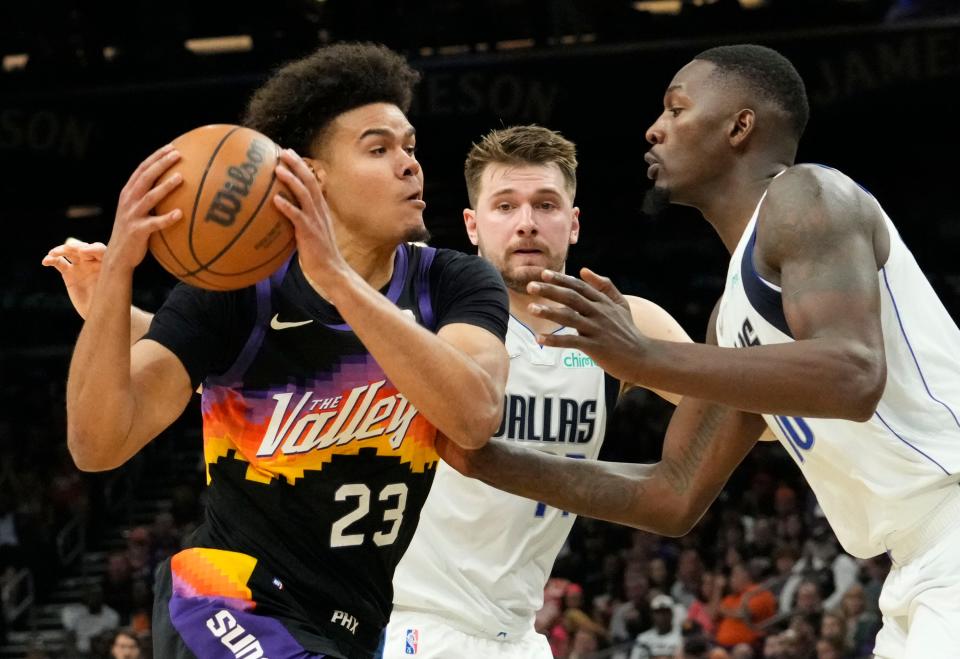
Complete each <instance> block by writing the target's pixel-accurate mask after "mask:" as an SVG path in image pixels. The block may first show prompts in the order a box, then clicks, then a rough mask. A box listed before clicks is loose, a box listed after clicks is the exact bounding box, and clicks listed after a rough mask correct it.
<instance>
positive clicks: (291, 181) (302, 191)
mask: <svg viewBox="0 0 960 659" xmlns="http://www.w3.org/2000/svg"><path fill="white" fill-rule="evenodd" d="M277 178H278V179H279V180H280V181H281V182H282V183H284V184H285V185H286V186H287V188H288V189H289V190H290V192H291V193H292V194H293V197H294V201H296V205H297V206H299V207H300V208H310V206H315V204H314V200H313V196H312V195H311V194H310V192H309V190H307V187H306V186H305V185H304V184H303V181H301V180H300V179H299V178H298V177H297V176H296V175H295V174H294V173H293V172H292V171H290V168H289V167H287V166H286V164H285V163H281V164H279V165H277ZM278 196H279V195H278ZM285 201H288V203H290V202H289V200H285Z"/></svg>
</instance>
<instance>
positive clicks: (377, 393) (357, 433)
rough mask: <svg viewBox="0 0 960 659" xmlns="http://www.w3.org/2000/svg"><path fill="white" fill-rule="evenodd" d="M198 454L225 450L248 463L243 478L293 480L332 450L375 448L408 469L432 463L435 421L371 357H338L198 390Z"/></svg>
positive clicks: (214, 455)
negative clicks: (304, 377) (253, 381)
mask: <svg viewBox="0 0 960 659" xmlns="http://www.w3.org/2000/svg"><path fill="white" fill-rule="evenodd" d="M202 410H203V435H204V454H205V458H206V463H207V465H208V469H207V479H208V481H209V478H210V472H209V465H211V464H214V463H216V462H217V461H218V460H220V459H222V458H225V457H226V456H227V455H228V454H229V452H230V451H234V454H233V457H234V458H235V459H238V460H243V461H245V462H248V463H249V466H248V468H247V472H246V477H247V479H248V480H252V481H258V482H263V483H269V482H271V481H272V480H273V479H275V478H277V477H278V476H281V475H282V476H283V477H284V478H285V479H286V481H287V482H289V483H291V484H293V483H295V482H296V481H297V479H300V478H303V476H304V473H305V472H306V471H320V470H321V469H322V468H323V465H324V464H326V463H328V462H330V460H331V459H332V456H333V455H356V454H357V453H358V452H359V451H360V449H364V448H375V449H376V454H377V455H378V456H384V457H393V458H399V459H400V462H401V463H402V464H406V465H408V466H409V467H410V470H411V471H412V472H415V473H422V472H423V471H425V470H427V469H432V468H433V467H434V466H435V465H436V462H437V454H436V451H435V450H434V438H435V435H436V429H435V428H434V427H433V425H432V424H431V423H430V422H429V421H427V420H426V419H425V418H424V417H423V415H421V414H420V413H419V412H417V411H416V410H414V409H413V408H412V406H411V405H410V403H409V402H408V401H407V400H406V398H405V397H404V396H402V395H401V394H399V393H398V391H397V389H396V387H394V386H393V384H391V383H390V382H389V381H387V380H386V378H385V376H384V374H383V371H382V370H381V369H380V367H379V365H377V363H376V362H375V361H374V359H373V358H372V357H369V356H366V357H353V358H349V357H348V358H346V359H344V360H343V361H342V362H341V363H340V364H339V367H338V368H337V369H336V370H335V371H334V372H333V373H330V374H323V375H320V376H317V377H315V378H313V379H310V380H308V381H306V382H302V383H296V384H294V383H289V384H287V385H286V386H279V387H271V388H269V389H266V390H262V391H251V390H249V389H248V390H246V391H244V392H243V393H242V394H241V393H240V392H238V391H236V390H234V389H230V388H227V387H222V386H216V385H212V386H211V385H207V386H205V387H204V391H203V404H202Z"/></svg>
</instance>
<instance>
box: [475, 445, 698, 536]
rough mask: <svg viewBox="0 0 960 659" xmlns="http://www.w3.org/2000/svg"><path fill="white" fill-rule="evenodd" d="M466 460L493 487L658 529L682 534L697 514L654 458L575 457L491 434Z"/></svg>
mask: <svg viewBox="0 0 960 659" xmlns="http://www.w3.org/2000/svg"><path fill="white" fill-rule="evenodd" d="M468 465H469V466H468V468H467V475H469V476H471V477H473V478H477V479H479V480H481V481H483V482H485V483H487V484H488V485H491V486H493V487H495V488H497V489H500V490H504V491H506V492H509V493H511V494H515V495H517V496H522V497H526V498H528V499H533V500H535V501H542V502H543V503H545V504H547V505H549V506H553V507H555V508H559V509H561V510H566V511H568V512H571V513H576V514H578V515H585V516H587V517H594V518H596V519H602V520H605V521H608V522H615V523H617V524H625V525H627V526H632V527H634V528H638V529H643V530H645V531H650V532H652V533H657V534H660V535H669V536H678V535H683V534H684V533H686V532H687V531H688V530H689V528H690V527H691V526H692V525H693V523H695V522H696V520H697V519H699V518H700V514H698V513H697V512H696V511H692V510H691V509H690V507H689V502H688V500H687V499H686V498H685V497H682V496H680V495H678V494H677V493H676V492H675V491H673V489H672V488H670V487H669V486H668V485H667V484H666V483H665V482H664V478H663V474H662V472H661V470H660V469H659V467H660V465H659V464H626V463H615V462H595V461H585V460H576V459H573V458H563V457H558V456H555V455H551V454H549V453H545V452H543V451H538V450H535V449H529V448H523V447H519V446H516V445H514V444H513V443H511V442H509V441H507V440H501V439H491V440H490V442H489V443H488V444H487V445H486V446H484V447H483V448H482V449H479V450H477V451H473V452H471V453H470V458H469V461H468Z"/></svg>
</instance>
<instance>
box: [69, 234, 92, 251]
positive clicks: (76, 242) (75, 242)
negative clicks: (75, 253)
mask: <svg viewBox="0 0 960 659" xmlns="http://www.w3.org/2000/svg"><path fill="white" fill-rule="evenodd" d="M63 244H64V245H66V246H67V247H77V248H80V249H82V248H84V247H86V246H87V245H89V244H90V243H88V242H85V241H83V240H80V239H79V238H73V237H72V236H67V239H66V240H64V241H63Z"/></svg>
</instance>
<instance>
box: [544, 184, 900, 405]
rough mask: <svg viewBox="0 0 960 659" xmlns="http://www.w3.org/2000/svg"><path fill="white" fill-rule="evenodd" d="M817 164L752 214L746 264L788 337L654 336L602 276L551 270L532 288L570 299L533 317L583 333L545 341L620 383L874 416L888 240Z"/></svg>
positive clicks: (873, 212)
mask: <svg viewBox="0 0 960 659" xmlns="http://www.w3.org/2000/svg"><path fill="white" fill-rule="evenodd" d="M818 169H819V168H815V169H810V168H794V169H791V170H790V171H789V172H787V173H785V174H783V175H782V176H780V177H779V178H778V179H776V180H775V181H774V182H773V183H772V184H771V185H770V188H769V191H768V195H767V199H766V201H765V202H764V205H763V206H762V207H761V213H760V219H759V221H758V233H757V247H756V251H755V253H754V261H755V263H756V264H757V267H758V269H759V270H760V274H761V275H763V276H765V277H767V278H768V279H771V280H773V281H774V283H776V280H778V279H779V283H780V285H781V287H782V289H783V292H782V300H783V312H784V316H785V319H786V322H787V325H788V326H789V329H790V331H791V334H792V335H793V337H794V338H795V339H796V341H794V342H788V343H781V344H775V345H763V346H755V347H751V348H750V349H749V350H740V349H733V348H719V347H716V346H708V345H701V344H682V343H674V342H668V341H659V340H654V339H651V338H649V337H646V336H643V335H641V334H640V333H638V332H636V331H635V330H634V328H633V327H632V325H627V324H626V323H625V322H624V321H623V318H622V313H621V312H620V311H619V310H618V309H617V306H618V305H617V304H615V303H616V302H617V299H618V296H619V295H620V294H619V293H618V292H617V291H616V289H615V288H613V286H612V284H611V283H610V282H609V280H607V279H606V278H603V277H599V276H597V275H595V274H593V273H591V272H589V271H584V272H583V276H584V281H581V280H579V279H576V278H573V277H568V276H566V275H561V274H558V273H550V272H547V273H545V275H544V280H545V282H544V283H533V284H531V285H530V287H531V290H532V292H534V291H535V292H536V294H538V295H542V296H544V297H547V298H550V299H552V300H555V301H557V302H561V303H563V304H564V305H566V307H560V308H555V307H537V308H536V310H535V313H537V314H538V315H541V316H543V317H546V318H550V319H552V320H555V321H556V322H558V323H562V324H567V325H572V326H573V327H576V328H577V330H578V332H579V335H564V336H553V335H551V336H544V337H540V340H541V342H542V343H543V344H544V345H557V346H564V347H567V346H569V347H576V348H579V349H580V350H583V351H584V352H586V353H587V354H588V355H590V356H591V357H592V358H593V359H594V360H595V361H596V362H597V363H599V364H600V365H601V366H602V367H603V368H604V369H606V370H607V371H608V372H610V373H612V374H613V375H616V376H617V377H619V378H620V379H622V380H626V381H629V382H636V383H639V384H642V385H644V386H647V387H650V388H654V389H662V390H667V391H674V392H677V393H679V394H682V395H685V396H687V395H689V396H696V397H700V398H704V399H708V400H713V401H716V402H718V403H723V404H726V405H729V406H731V407H735V408H737V409H742V410H747V411H751V412H757V413H766V414H777V415H790V416H812V417H832V418H844V419H851V420H856V421H863V420H866V419H868V418H870V416H872V414H873V412H874V410H875V409H876V405H877V402H878V401H879V399H880V396H881V395H882V394H883V388H884V385H885V382H886V367H885V358H884V350H883V336H882V331H881V326H880V291H879V285H878V282H877V270H878V268H879V267H880V265H882V264H883V263H884V262H885V260H886V255H887V252H886V250H887V249H888V236H887V232H886V228H885V226H884V225H883V223H882V221H881V218H880V217H879V210H878V209H877V206H876V204H875V203H873V201H872V200H870V199H869V198H868V197H866V195H865V193H864V192H863V191H861V190H860V189H859V188H857V186H856V185H855V184H854V183H853V182H851V181H849V180H848V179H840V175H839V174H836V173H825V172H820V171H817V170H818Z"/></svg>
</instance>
